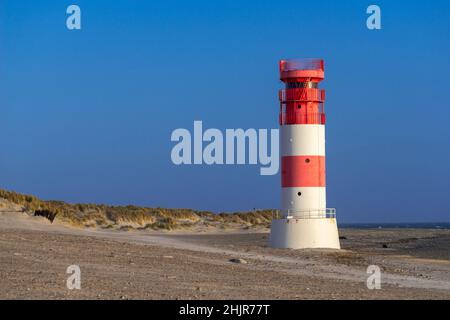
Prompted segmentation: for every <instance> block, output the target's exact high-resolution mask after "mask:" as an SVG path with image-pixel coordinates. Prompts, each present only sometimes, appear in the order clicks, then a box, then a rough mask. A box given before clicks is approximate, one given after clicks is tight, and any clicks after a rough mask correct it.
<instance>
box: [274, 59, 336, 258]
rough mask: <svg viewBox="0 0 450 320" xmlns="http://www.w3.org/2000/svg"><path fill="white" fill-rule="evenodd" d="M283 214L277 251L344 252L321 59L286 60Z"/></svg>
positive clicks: (276, 234) (282, 106)
mask: <svg viewBox="0 0 450 320" xmlns="http://www.w3.org/2000/svg"><path fill="white" fill-rule="evenodd" d="M280 79H281V81H283V82H284V83H285V89H283V90H280V92H279V98H280V119H279V121H280V156H281V194H282V195H281V210H280V214H279V216H277V217H275V218H274V219H273V220H272V227H271V233H270V245H271V246H272V247H275V248H293V249H301V248H335V249H340V244H339V235H338V229H337V223H336V210H335V209H327V205H326V184H325V113H324V101H325V90H323V89H319V82H320V81H322V80H323V79H324V62H323V60H321V59H304V60H281V61H280Z"/></svg>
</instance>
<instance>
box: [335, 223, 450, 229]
mask: <svg viewBox="0 0 450 320" xmlns="http://www.w3.org/2000/svg"><path fill="white" fill-rule="evenodd" d="M339 228H342V229H442V230H448V229H450V222H414V223H404V222H400V223H339Z"/></svg>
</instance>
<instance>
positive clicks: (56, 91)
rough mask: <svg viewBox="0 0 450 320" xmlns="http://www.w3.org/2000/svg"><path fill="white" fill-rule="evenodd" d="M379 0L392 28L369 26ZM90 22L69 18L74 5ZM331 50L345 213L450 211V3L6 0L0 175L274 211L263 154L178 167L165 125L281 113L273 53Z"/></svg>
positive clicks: (261, 122)
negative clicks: (74, 25)
mask: <svg viewBox="0 0 450 320" xmlns="http://www.w3.org/2000/svg"><path fill="white" fill-rule="evenodd" d="M372 3H375V4H378V5H379V6H380V7H381V10H382V29H381V30H378V31H371V30H368V29H367V27H366V19H367V17H368V15H367V14H366V9H367V7H368V6H369V5H370V4H372ZM71 4H77V5H79V6H80V7H81V10H82V29H81V30H79V31H69V30H68V29H67V28H66V18H67V14H66V8H67V7H68V6H69V5H71ZM304 57H320V58H324V59H325V68H326V69H325V75H326V80H325V81H324V82H323V84H322V87H323V88H325V89H326V90H327V100H326V104H325V106H326V112H327V129H326V130H327V131H326V134H327V187H328V189H327V192H328V206H329V207H336V208H337V210H338V211H337V212H338V220H339V221H340V222H427V221H450V206H449V199H450V87H449V84H450V83H449V78H450V2H449V1H361V0H358V1H334V0H333V1H331V0H330V1H324V0H317V1H301V0H296V1H264V0H258V1H211V0H208V1H137V0H114V1H102V0H96V1H87V0H72V1H64V0H54V1H32V0H29V1H25V0H0V188H5V189H9V190H15V191H18V192H22V193H30V194H34V195H37V196H39V197H41V198H43V199H58V200H65V201H69V202H95V203H109V204H117V205H119V204H136V205H145V206H160V207H172V208H177V207H178V208H179V207H183V208H194V209H207V210H213V211H218V212H219V211H235V210H248V209H252V208H278V207H279V203H280V200H279V198H280V176H279V175H275V176H261V175H260V174H259V166H255V165H253V166H252V165H246V166H236V165H234V166H226V165H223V166H217V165H216V166H206V165H202V166H175V165H174V164H172V162H171V158H170V151H171V149H172V147H173V145H174V143H172V142H171V141H170V135H171V132H172V130H174V129H176V128H187V129H190V130H192V127H193V121H194V120H202V121H203V126H204V127H205V128H211V127H212V128H218V129H221V130H225V129H226V128H277V127H278V123H277V119H278V108H279V105H278V98H277V90H278V89H280V88H281V87H282V86H281V83H280V82H279V80H278V60H279V59H281V58H304Z"/></svg>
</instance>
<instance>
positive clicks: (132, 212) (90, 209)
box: [0, 189, 272, 230]
mask: <svg viewBox="0 0 450 320" xmlns="http://www.w3.org/2000/svg"><path fill="white" fill-rule="evenodd" d="M0 198H3V199H5V200H7V201H9V202H11V203H14V204H16V205H18V206H20V207H21V208H22V210H23V211H24V212H28V213H35V212H36V211H37V210H48V211H50V212H52V213H55V214H56V220H59V221H62V222H65V223H68V224H70V225H73V226H78V227H101V228H105V229H110V228H112V229H119V230H134V229H136V230H172V229H177V228H190V227H193V226H196V225H204V226H216V227H220V228H223V227H224V226H227V225H240V226H242V227H256V226H262V227H268V226H269V225H270V222H271V219H272V210H257V211H250V212H235V213H220V214H215V213H213V212H210V211H198V210H192V209H166V208H147V207H138V206H133V205H128V206H109V205H103V204H70V203H66V202H63V201H53V200H49V201H44V200H41V199H39V198H37V197H35V196H32V195H24V194H20V193H17V192H13V191H7V190H1V189H0Z"/></svg>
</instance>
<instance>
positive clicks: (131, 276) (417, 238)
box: [0, 211, 450, 299]
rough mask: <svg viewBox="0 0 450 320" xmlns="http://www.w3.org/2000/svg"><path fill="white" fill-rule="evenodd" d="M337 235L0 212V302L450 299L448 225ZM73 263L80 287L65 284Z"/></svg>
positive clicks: (345, 232) (344, 230)
mask: <svg viewBox="0 0 450 320" xmlns="http://www.w3.org/2000/svg"><path fill="white" fill-rule="evenodd" d="M340 235H341V236H342V237H345V239H343V240H341V245H342V250H340V251H337V250H289V249H272V248H269V247H268V237H269V234H268V230H267V229H255V230H248V231H245V232H244V231H242V230H241V231H238V230H221V231H214V230H196V231H192V232H186V231H170V232H150V231H116V230H113V231H111V230H100V229H80V228H73V227H69V226H66V225H63V224H61V223H59V222H58V221H55V223H53V224H51V223H50V222H49V221H48V220H46V219H44V218H42V217H33V216H30V215H28V214H26V213H21V212H8V211H2V212H0V299H450V230H436V229H433V230H432V229H341V230H340ZM383 244H385V245H386V246H387V248H383ZM232 259H241V260H240V261H238V263H236V262H232V261H230V260H232ZM239 262H240V263H239ZM74 264H75V265H78V266H79V267H80V269H81V289H80V290H69V289H67V287H66V280H67V278H68V277H69V274H67V273H66V269H67V267H68V266H70V265H74ZM369 265H377V266H379V267H380V269H381V272H382V273H381V289H379V290H369V289H368V288H367V286H366V280H367V277H368V276H369V274H367V273H366V271H367V267H368V266H369Z"/></svg>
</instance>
